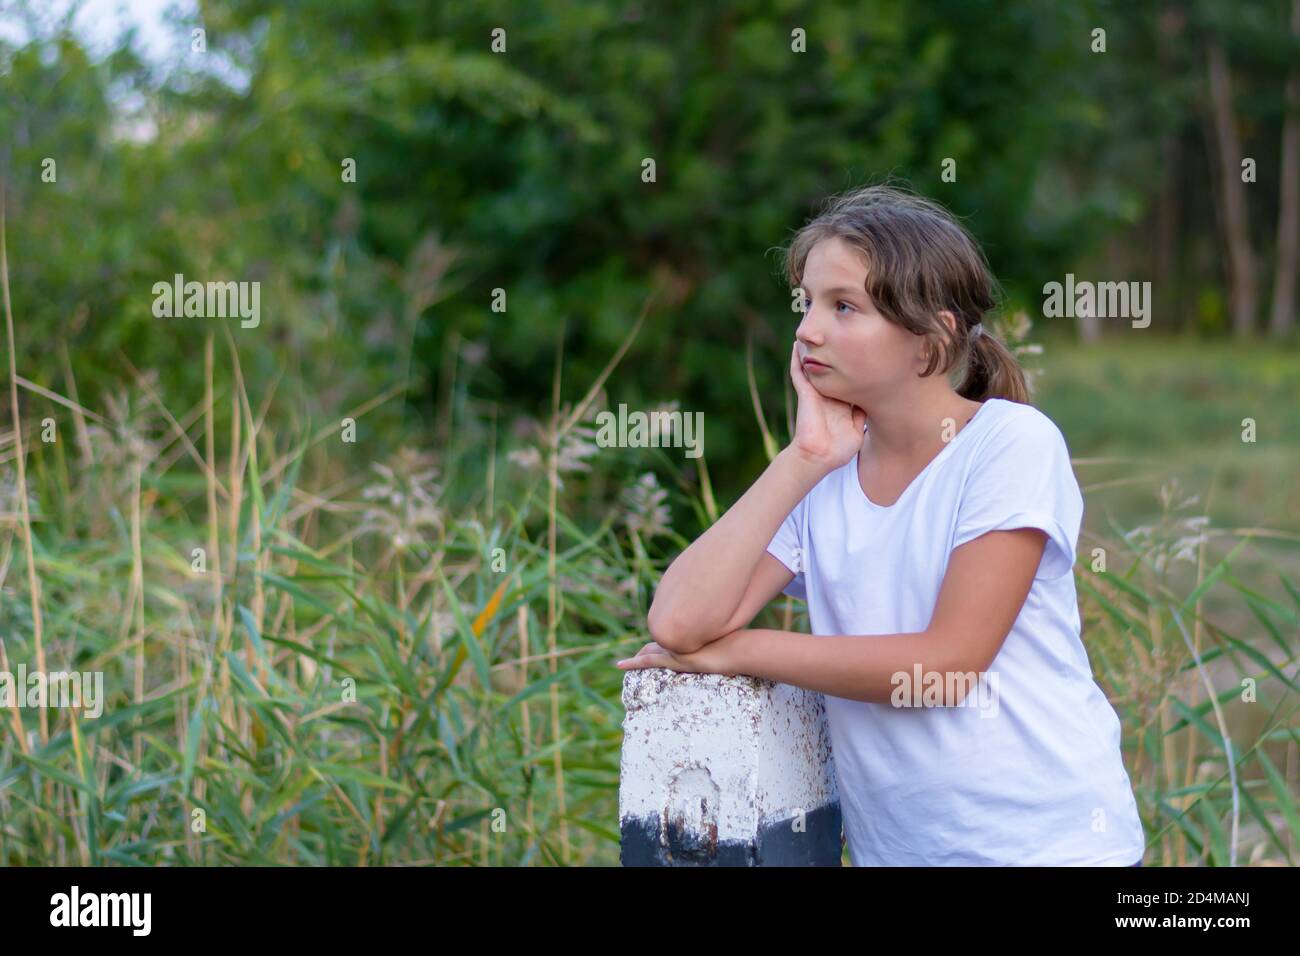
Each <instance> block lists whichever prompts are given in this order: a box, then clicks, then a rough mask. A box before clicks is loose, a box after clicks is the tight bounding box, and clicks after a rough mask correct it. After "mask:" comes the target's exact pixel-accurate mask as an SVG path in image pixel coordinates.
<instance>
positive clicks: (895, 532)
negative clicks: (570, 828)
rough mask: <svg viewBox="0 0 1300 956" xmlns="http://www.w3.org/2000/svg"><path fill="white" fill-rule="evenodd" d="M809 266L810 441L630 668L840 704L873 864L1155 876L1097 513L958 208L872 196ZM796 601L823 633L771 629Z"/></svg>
mask: <svg viewBox="0 0 1300 956" xmlns="http://www.w3.org/2000/svg"><path fill="white" fill-rule="evenodd" d="M786 268H787V274H788V278H789V280H790V283H791V285H792V286H798V287H801V289H802V293H803V295H804V299H803V316H802V319H801V321H800V322H799V326H798V329H797V331H796V332H795V339H796V341H795V343H794V345H793V348H792V350H791V355H790V377H791V378H792V379H793V381H794V387H795V391H796V392H797V394H798V401H799V407H798V413H797V419H796V426H795V434H794V438H793V440H792V441H791V442H790V444H789V446H788V447H786V448H785V449H784V450H782V451H781V453H780V454H778V455H777V456H776V458H775V459H774V460H773V461H772V463H771V464H770V465H769V466H768V468H767V470H766V471H764V472H763V474H762V475H761V476H760V477H759V478H758V480H757V481H756V482H755V483H754V484H753V486H752V487H751V488H750V489H749V490H748V491H747V492H746V493H745V494H744V495H743V496H742V497H741V498H740V500H739V501H738V502H736V504H735V505H734V506H733V507H732V508H731V509H730V510H729V511H728V512H727V513H726V514H725V515H723V517H722V518H721V519H720V520H719V521H718V522H717V523H716V524H714V525H713V527H711V528H710V529H709V530H708V531H706V532H705V533H704V534H703V535H701V536H700V537H699V539H698V540H696V541H695V542H694V543H692V544H691V546H690V547H689V548H687V549H686V550H685V551H684V552H682V554H681V555H680V556H678V558H677V559H676V560H675V561H674V562H673V563H672V565H671V566H670V567H669V568H668V569H667V571H666V572H665V573H664V576H663V580H662V582H661V583H660V585H659V587H658V589H657V590H656V592H655V597H654V602H653V604H652V605H651V608H650V612H649V619H648V625H649V630H650V633H651V635H652V636H653V637H654V641H653V642H651V643H649V644H647V645H645V647H644V648H642V650H641V651H640V652H639V653H638V654H637V655H636V657H634V658H631V659H629V660H625V661H619V662H618V666H620V667H623V668H624V669H632V668H643V667H666V668H670V669H672V670H675V671H685V672H699V673H720V674H729V675H734V674H748V675H752V676H755V677H761V678H766V679H768V680H773V681H780V682H783V683H787V684H793V685H796V686H799V687H804V688H807V689H809V690H812V691H817V692H820V693H822V694H823V695H824V699H825V704H826V714H827V721H828V725H829V730H830V736H831V745H832V750H833V754H834V764H835V774H836V782H837V784H838V789H839V796H840V802H841V809H842V813H843V820H844V831H845V836H846V838H847V842H848V847H849V853H850V855H851V857H852V860H853V864H854V865H855V866H898V865H1083V866H1086V865H1098V866H1100V865H1135V864H1136V863H1137V862H1139V861H1140V860H1141V857H1142V851H1143V845H1144V837H1143V832H1142V824H1141V821H1140V819H1139V817H1138V811H1137V804H1136V801H1135V800H1134V798H1133V791H1132V787H1131V784H1130V782H1129V778H1128V774H1127V773H1126V771H1125V769H1124V764H1123V761H1122V756H1121V751H1120V724H1119V719H1118V717H1117V716H1116V714H1115V711H1114V709H1113V708H1112V707H1111V706H1110V704H1109V702H1108V701H1107V700H1106V697H1105V695H1104V694H1103V693H1102V690H1101V688H1100V687H1098V685H1097V684H1096V682H1095V681H1094V680H1093V677H1092V670H1091V666H1090V663H1089V660H1088V655H1087V652H1086V651H1085V649H1084V646H1083V643H1082V642H1081V640H1080V619H1079V608H1078V598H1077V595H1076V593H1075V586H1074V573H1073V564H1074V558H1075V548H1076V546H1077V542H1078V535H1079V526H1080V523H1081V521H1082V517H1083V498H1082V495H1081V494H1080V491H1079V485H1078V482H1077V481H1076V480H1075V477H1074V473H1073V471H1072V470H1071V466H1070V457H1069V451H1068V449H1067V447H1066V444H1065V440H1064V438H1063V437H1062V435H1061V432H1060V430H1059V429H1058V428H1057V427H1056V425H1055V424H1054V423H1053V422H1052V420H1051V419H1049V418H1048V417H1047V416H1045V415H1044V414H1043V413H1042V412H1040V411H1038V410H1037V409H1035V408H1034V407H1033V406H1032V405H1030V404H1029V403H1028V392H1027V388H1026V383H1025V378H1024V375H1023V372H1022V371H1021V369H1020V367H1019V365H1018V364H1017V362H1016V360H1015V358H1014V356H1012V354H1011V353H1010V352H1009V351H1008V350H1007V349H1006V347H1005V346H1003V345H1002V343H1000V342H998V341H997V339H995V338H994V337H993V336H992V335H990V334H989V333H988V332H987V331H985V330H984V328H983V326H982V324H981V319H982V318H983V316H984V315H985V314H986V313H987V312H989V310H990V309H992V308H993V307H994V305H995V302H994V299H993V282H992V278H991V276H990V274H989V270H988V266H987V264H986V262H985V260H984V257H983V254H982V253H981V252H980V250H979V249H978V247H977V246H976V245H975V242H974V240H972V239H971V237H970V236H969V235H968V234H967V232H966V231H965V229H964V228H963V227H962V226H961V225H960V224H959V223H958V222H957V221H956V220H955V219H954V218H953V217H952V216H951V215H950V214H949V213H948V212H947V211H946V210H944V209H943V208H942V207H941V206H939V205H938V204H936V203H933V202H930V201H929V200H926V199H923V198H921V197H919V196H916V195H914V194H912V193H909V192H905V191H903V190H900V189H898V188H896V187H891V186H870V187H866V188H863V189H860V190H857V191H855V192H851V193H849V194H847V195H845V196H842V197H839V198H837V199H835V200H834V201H833V202H831V203H830V204H829V205H828V207H827V208H826V210H825V211H824V212H823V213H822V214H821V215H820V216H819V217H817V218H816V219H815V220H813V221H812V222H811V223H809V224H808V225H807V226H805V227H804V228H803V229H802V230H801V231H800V232H799V233H798V234H797V235H796V236H795V238H794V241H793V242H792V244H791V246H790V248H789V249H788V251H787V260H786ZM959 363H960V364H961V365H962V366H963V375H962V378H961V383H960V385H959V386H958V387H957V388H955V389H954V388H953V386H952V383H951V380H950V378H949V375H948V373H949V372H950V371H951V370H952V369H954V368H955V367H956V366H957V365H958V364H959ZM778 593H785V594H788V595H791V596H793V597H797V598H800V599H803V600H805V601H807V604H808V615H809V621H810V623H811V630H812V634H810V635H808V634H797V633H793V632H789V631H776V630H760V629H749V628H747V625H748V624H749V622H750V621H752V620H753V618H754V617H755V615H756V614H757V613H758V612H759V611H760V610H761V609H762V608H763V607H764V606H766V605H767V603H768V602H769V601H771V600H772V599H773V598H775V597H776V595H777V594H778Z"/></svg>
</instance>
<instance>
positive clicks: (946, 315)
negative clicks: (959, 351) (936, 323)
mask: <svg viewBox="0 0 1300 956" xmlns="http://www.w3.org/2000/svg"><path fill="white" fill-rule="evenodd" d="M939 320H940V321H941V322H943V324H944V325H946V326H948V332H949V334H951V335H952V337H953V338H954V339H955V338H956V337H957V328H958V325H957V317H956V316H955V315H953V314H952V313H951V312H949V311H948V310H947V309H944V310H943V311H941V312H940V313H939Z"/></svg>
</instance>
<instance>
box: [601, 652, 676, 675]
mask: <svg viewBox="0 0 1300 956" xmlns="http://www.w3.org/2000/svg"><path fill="white" fill-rule="evenodd" d="M614 666H615V667H617V668H619V669H620V670H625V671H640V670H645V669H646V668H649V667H668V658H667V657H665V656H664V655H663V654H638V655H637V656H636V657H629V658H627V659H626V660H622V661H618V662H616V663H615V665H614ZM670 669H671V668H670Z"/></svg>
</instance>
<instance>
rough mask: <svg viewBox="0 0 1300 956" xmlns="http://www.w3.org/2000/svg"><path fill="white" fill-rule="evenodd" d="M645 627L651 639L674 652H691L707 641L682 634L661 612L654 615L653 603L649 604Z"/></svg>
mask: <svg viewBox="0 0 1300 956" xmlns="http://www.w3.org/2000/svg"><path fill="white" fill-rule="evenodd" d="M646 629H647V630H649V632H650V639H651V640H652V641H654V642H655V643H656V644H658V645H659V646H660V647H662V648H663V649H664V650H667V651H672V652H673V653H674V654H691V653H693V652H695V651H698V650H699V649H700V648H701V647H703V646H704V645H705V644H706V643H708V642H707V641H703V640H699V639H698V638H695V637H692V636H690V635H686V634H683V633H682V632H681V629H680V628H678V627H677V626H676V625H675V624H674V623H672V621H671V620H669V619H667V616H666V615H665V614H663V613H662V612H660V613H659V614H657V615H656V614H655V608H654V605H653V604H652V605H651V606H650V613H649V614H648V615H647V616H646Z"/></svg>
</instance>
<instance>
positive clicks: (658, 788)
mask: <svg viewBox="0 0 1300 956" xmlns="http://www.w3.org/2000/svg"><path fill="white" fill-rule="evenodd" d="M623 707H624V710H625V711H626V716H625V717H624V720H623V754H622V766H621V770H620V777H619V791H618V816H619V829H620V835H621V843H622V853H621V860H622V863H623V865H624V866H839V865H840V860H841V853H842V846H843V843H842V840H841V821H840V805H839V794H838V792H837V790H836V787H835V772H834V764H833V763H832V755H831V744H830V734H829V731H828V729H827V727H826V715H825V711H824V709H823V706H822V696H821V695H820V694H817V693H813V692H811V691H807V690H804V689H803V688H799V687H793V686H791V685H789V684H777V683H773V682H772V681H767V680H760V679H758V678H753V677H724V676H722V675H720V674H678V673H676V672H674V671H670V670H666V669H661V668H654V669H645V670H634V671H629V672H628V673H627V675H626V676H625V677H624V679H623Z"/></svg>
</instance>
